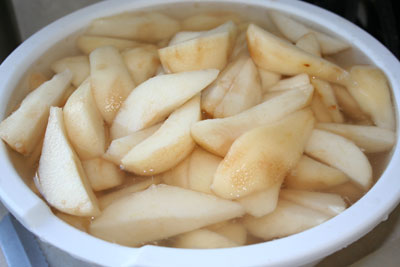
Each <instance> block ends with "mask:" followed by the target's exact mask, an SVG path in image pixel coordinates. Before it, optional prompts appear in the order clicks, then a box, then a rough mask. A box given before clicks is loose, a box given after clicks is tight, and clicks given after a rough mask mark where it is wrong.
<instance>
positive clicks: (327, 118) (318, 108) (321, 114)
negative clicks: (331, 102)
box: [311, 94, 333, 122]
mask: <svg viewBox="0 0 400 267" xmlns="http://www.w3.org/2000/svg"><path fill="white" fill-rule="evenodd" d="M311 109H312V111H313V113H314V116H315V119H316V120H317V121H318V122H333V119H332V117H331V114H330V112H329V110H328V108H327V107H326V106H325V104H324V103H322V100H321V97H320V95H319V94H314V95H313V98H312V101H311Z"/></svg>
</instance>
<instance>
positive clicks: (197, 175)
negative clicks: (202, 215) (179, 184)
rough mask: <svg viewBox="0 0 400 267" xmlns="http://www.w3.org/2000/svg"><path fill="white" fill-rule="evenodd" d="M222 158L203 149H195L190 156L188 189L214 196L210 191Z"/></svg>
mask: <svg viewBox="0 0 400 267" xmlns="http://www.w3.org/2000/svg"><path fill="white" fill-rule="evenodd" d="M221 161H222V158H220V157H217V156H215V155H214V154H211V153H209V152H207V151H205V150H203V149H201V148H199V147H198V148H195V150H194V151H193V153H192V154H191V156H190V166H189V170H188V175H187V178H188V188H189V189H191V190H194V191H198V192H203V193H207V194H212V191H211V189H210V186H211V183H212V181H213V179H214V174H215V172H216V170H217V168H218V165H219V164H220V162H221Z"/></svg>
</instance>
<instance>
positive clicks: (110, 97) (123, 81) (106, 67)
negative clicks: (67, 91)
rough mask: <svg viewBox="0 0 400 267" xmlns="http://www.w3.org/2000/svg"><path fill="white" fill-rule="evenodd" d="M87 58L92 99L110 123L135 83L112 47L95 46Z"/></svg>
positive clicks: (120, 57)
mask: <svg viewBox="0 0 400 267" xmlns="http://www.w3.org/2000/svg"><path fill="white" fill-rule="evenodd" d="M89 60H90V84H91V86H92V92H93V96H94V99H95V100H96V104H97V107H98V109H99V111H100V114H101V115H102V116H103V118H104V120H105V121H106V122H107V123H108V124H111V122H112V121H113V119H114V117H115V115H116V114H117V112H118V110H119V109H120V107H121V105H122V102H124V100H125V98H126V97H127V96H128V95H129V94H130V92H131V91H132V90H133V89H134V88H135V84H134V83H133V81H132V78H131V77H130V74H129V72H128V69H127V68H126V66H125V63H124V61H123V59H122V56H121V54H120V53H119V52H118V50H117V49H115V48H114V47H111V46H104V47H100V48H97V49H96V50H94V51H93V52H92V53H90V56H89Z"/></svg>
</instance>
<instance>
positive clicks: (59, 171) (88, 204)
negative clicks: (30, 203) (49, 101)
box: [36, 107, 100, 216]
mask: <svg viewBox="0 0 400 267" xmlns="http://www.w3.org/2000/svg"><path fill="white" fill-rule="evenodd" d="M36 179H37V180H36V185H37V186H38V187H39V191H40V192H41V193H42V195H43V197H44V198H45V199H46V201H47V202H48V203H49V204H50V205H51V206H52V207H54V208H56V209H58V210H60V211H62V212H65V213H68V214H71V215H76V216H97V215H99V213H100V212H99V208H98V206H97V199H96V197H95V195H94V193H93V191H92V189H91V188H90V184H89V181H88V179H87V177H86V174H85V171H84V170H83V167H82V164H81V162H80V160H79V158H78V156H77V155H76V153H75V151H74V150H73V149H72V146H71V145H70V143H69V141H68V138H67V133H66V130H65V126H64V119H63V114H62V109H61V108H56V107H51V108H50V116H49V121H48V124H47V129H46V134H45V137H44V142H43V148H42V155H41V157H40V161H39V168H38V171H37V176H36Z"/></svg>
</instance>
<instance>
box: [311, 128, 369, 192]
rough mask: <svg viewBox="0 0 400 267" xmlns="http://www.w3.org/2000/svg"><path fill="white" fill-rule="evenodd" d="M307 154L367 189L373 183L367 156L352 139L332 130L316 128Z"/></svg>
mask: <svg viewBox="0 0 400 267" xmlns="http://www.w3.org/2000/svg"><path fill="white" fill-rule="evenodd" d="M305 152H306V154H308V155H309V156H311V157H313V158H316V159H318V160H320V161H322V162H324V163H326V164H328V165H330V166H333V167H335V168H337V169H339V170H341V171H342V172H344V173H345V174H346V175H347V176H348V177H349V178H350V179H351V180H352V181H353V182H355V183H356V184H358V185H359V186H361V188H363V189H364V190H367V189H369V188H370V187H371V185H372V167H371V164H370V163H369V161H368V159H367V157H366V156H365V155H364V153H363V152H362V151H361V149H360V148H358V147H357V146H356V145H355V144H354V143H353V142H351V141H350V140H348V139H346V138H344V137H342V136H340V135H336V134H333V133H330V132H326V131H322V130H317V129H314V130H313V131H312V134H311V137H310V138H309V140H308V142H307V145H306V148H305Z"/></svg>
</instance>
